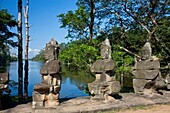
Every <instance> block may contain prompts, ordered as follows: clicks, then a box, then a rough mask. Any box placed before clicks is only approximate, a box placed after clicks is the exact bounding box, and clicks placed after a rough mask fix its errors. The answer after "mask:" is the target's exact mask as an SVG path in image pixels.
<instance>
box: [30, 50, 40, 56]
mask: <svg viewBox="0 0 170 113" xmlns="http://www.w3.org/2000/svg"><path fill="white" fill-rule="evenodd" d="M39 52H40V49H32V48H29V49H28V55H29V56H28V57H29V58H32V57H34V56H36V55H37V54H38V53H39Z"/></svg>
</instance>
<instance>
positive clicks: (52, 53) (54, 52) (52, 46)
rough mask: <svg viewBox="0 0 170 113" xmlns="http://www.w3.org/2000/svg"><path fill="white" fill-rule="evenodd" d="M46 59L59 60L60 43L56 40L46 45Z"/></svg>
mask: <svg viewBox="0 0 170 113" xmlns="http://www.w3.org/2000/svg"><path fill="white" fill-rule="evenodd" d="M45 59H46V60H50V59H58V43H57V42H56V41H55V40H54V39H51V41H50V42H49V43H47V44H46V48H45Z"/></svg>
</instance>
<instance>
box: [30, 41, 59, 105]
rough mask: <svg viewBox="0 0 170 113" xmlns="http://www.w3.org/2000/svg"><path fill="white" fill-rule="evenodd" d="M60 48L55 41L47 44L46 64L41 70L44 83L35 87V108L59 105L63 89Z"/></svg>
mask: <svg viewBox="0 0 170 113" xmlns="http://www.w3.org/2000/svg"><path fill="white" fill-rule="evenodd" d="M58 53H59V48H58V44H57V42H56V41H55V40H54V39H51V41H50V42H49V43H47V44H46V48H45V59H46V62H45V64H44V65H43V66H42V68H41V70H40V74H41V75H42V83H41V84H36V85H35V86H34V92H33V108H42V107H45V108H49V107H56V106H58V105H59V91H60V87H61V74H60V72H61V66H60V62H59V61H58Z"/></svg>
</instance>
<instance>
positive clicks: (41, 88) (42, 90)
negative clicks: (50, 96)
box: [34, 84, 50, 93]
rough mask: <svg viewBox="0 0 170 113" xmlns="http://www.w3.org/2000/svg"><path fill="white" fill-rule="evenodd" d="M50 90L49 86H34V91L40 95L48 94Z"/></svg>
mask: <svg viewBox="0 0 170 113" xmlns="http://www.w3.org/2000/svg"><path fill="white" fill-rule="evenodd" d="M49 89H50V85H47V84H36V85H35V86H34V91H36V92H39V93H48V92H49Z"/></svg>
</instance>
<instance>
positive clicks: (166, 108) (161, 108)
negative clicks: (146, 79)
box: [109, 105, 170, 113]
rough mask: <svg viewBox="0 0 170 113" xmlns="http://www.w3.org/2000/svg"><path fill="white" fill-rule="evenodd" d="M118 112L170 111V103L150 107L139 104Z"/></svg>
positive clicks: (169, 112)
mask: <svg viewBox="0 0 170 113" xmlns="http://www.w3.org/2000/svg"><path fill="white" fill-rule="evenodd" d="M109 113H112V112H109ZM116 113H170V105H154V106H149V107H144V106H139V107H134V108H130V109H126V110H120V111H118V112H116Z"/></svg>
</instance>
